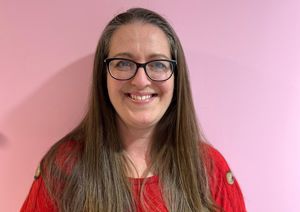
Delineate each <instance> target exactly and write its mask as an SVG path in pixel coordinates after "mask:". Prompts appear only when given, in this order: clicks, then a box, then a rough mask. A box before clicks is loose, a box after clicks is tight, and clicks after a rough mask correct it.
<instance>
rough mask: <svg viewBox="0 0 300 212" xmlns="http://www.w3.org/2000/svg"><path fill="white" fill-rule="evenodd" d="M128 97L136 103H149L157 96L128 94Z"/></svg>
mask: <svg viewBox="0 0 300 212" xmlns="http://www.w3.org/2000/svg"><path fill="white" fill-rule="evenodd" d="M127 96H128V97H129V98H130V99H132V100H133V101H134V102H148V101H150V100H151V99H152V98H153V97H155V96H157V94H132V93H127Z"/></svg>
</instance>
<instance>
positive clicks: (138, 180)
mask: <svg viewBox="0 0 300 212" xmlns="http://www.w3.org/2000/svg"><path fill="white" fill-rule="evenodd" d="M128 179H129V181H130V182H132V183H133V184H135V185H141V184H142V183H143V182H145V184H152V183H158V176H157V175H152V176H150V177H145V178H143V177H142V178H134V177H128Z"/></svg>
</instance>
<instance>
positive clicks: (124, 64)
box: [111, 60, 135, 71]
mask: <svg viewBox="0 0 300 212" xmlns="http://www.w3.org/2000/svg"><path fill="white" fill-rule="evenodd" d="M111 62H112V65H113V68H115V69H118V70H121V71H123V70H133V69H135V64H134V63H133V62H131V61H129V60H113V61H111Z"/></svg>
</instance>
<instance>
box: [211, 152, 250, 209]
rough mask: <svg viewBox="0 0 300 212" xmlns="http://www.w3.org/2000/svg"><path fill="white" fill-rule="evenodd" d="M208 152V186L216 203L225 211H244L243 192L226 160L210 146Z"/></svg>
mask: <svg viewBox="0 0 300 212" xmlns="http://www.w3.org/2000/svg"><path fill="white" fill-rule="evenodd" d="M208 153H209V155H210V157H211V158H212V174H211V177H210V187H211V193H212V197H213V198H214V200H215V202H216V204H217V205H218V206H219V207H221V209H222V210H223V211H225V212H245V211H246V207H245V203H244V198H243V194H242V192H241V189H240V186H239V184H238V182H237V180H236V178H235V177H234V176H233V173H232V172H231V170H230V168H229V166H228V164H227V162H226V160H225V159H224V157H223V156H222V155H221V154H220V152H218V151H217V150H216V149H214V148H212V147H209V149H208Z"/></svg>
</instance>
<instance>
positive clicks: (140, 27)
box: [109, 22, 170, 59]
mask: <svg viewBox="0 0 300 212" xmlns="http://www.w3.org/2000/svg"><path fill="white" fill-rule="evenodd" d="M120 54H125V55H129V57H133V58H132V59H141V58H147V57H151V55H152V56H153V55H163V56H165V57H167V58H170V44H169V40H168V38H167V36H166V34H165V33H164V32H163V31H162V29H160V28H159V27H157V26H155V25H153V24H149V23H143V22H134V23H130V24H126V25H123V26H121V27H119V28H118V29H117V30H116V31H115V32H114V33H113V35H112V37H111V41H110V49H109V56H110V57H112V56H118V55H120Z"/></svg>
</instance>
